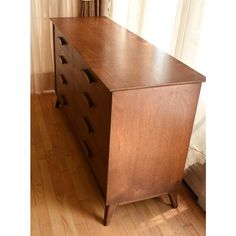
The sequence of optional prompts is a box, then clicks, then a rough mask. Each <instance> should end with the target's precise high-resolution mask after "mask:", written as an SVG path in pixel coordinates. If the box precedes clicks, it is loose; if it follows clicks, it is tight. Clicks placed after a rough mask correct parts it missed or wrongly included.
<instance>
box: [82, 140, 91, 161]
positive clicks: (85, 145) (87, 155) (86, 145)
mask: <svg viewBox="0 0 236 236" xmlns="http://www.w3.org/2000/svg"><path fill="white" fill-rule="evenodd" d="M82 143H83V150H84V153H85V156H86V157H87V158H89V157H91V156H92V152H91V150H90V148H89V146H88V144H87V142H86V141H85V140H83V142H82Z"/></svg>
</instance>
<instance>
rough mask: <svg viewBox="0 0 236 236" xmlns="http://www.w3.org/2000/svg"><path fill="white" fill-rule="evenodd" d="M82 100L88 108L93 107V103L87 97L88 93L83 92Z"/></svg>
mask: <svg viewBox="0 0 236 236" xmlns="http://www.w3.org/2000/svg"><path fill="white" fill-rule="evenodd" d="M82 95H83V100H84V101H85V103H86V104H87V105H88V107H93V106H94V103H93V101H92V100H91V98H90V96H89V95H88V93H86V92H84V93H83V94H82Z"/></svg>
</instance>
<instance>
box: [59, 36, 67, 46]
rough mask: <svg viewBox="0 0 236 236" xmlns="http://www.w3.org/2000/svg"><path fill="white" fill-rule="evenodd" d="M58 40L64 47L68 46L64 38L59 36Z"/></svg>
mask: <svg viewBox="0 0 236 236" xmlns="http://www.w3.org/2000/svg"><path fill="white" fill-rule="evenodd" d="M57 39H58V41H59V42H60V44H61V45H62V46H64V45H66V44H67V42H66V40H65V39H64V38H63V37H60V36H58V37H57Z"/></svg>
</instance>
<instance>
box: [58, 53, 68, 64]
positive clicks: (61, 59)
mask: <svg viewBox="0 0 236 236" xmlns="http://www.w3.org/2000/svg"><path fill="white" fill-rule="evenodd" d="M58 57H59V60H60V62H61V64H67V60H66V58H65V57H64V56H61V55H60V56H58Z"/></svg>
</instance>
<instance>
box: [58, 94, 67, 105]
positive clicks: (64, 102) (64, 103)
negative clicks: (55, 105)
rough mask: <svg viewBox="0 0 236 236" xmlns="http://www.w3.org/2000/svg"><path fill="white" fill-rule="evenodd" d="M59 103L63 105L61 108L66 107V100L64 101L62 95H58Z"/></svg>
mask: <svg viewBox="0 0 236 236" xmlns="http://www.w3.org/2000/svg"><path fill="white" fill-rule="evenodd" d="M60 98H61V99H60V100H61V101H60V103H61V104H62V105H63V106H66V105H67V100H66V98H65V96H64V95H60Z"/></svg>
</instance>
